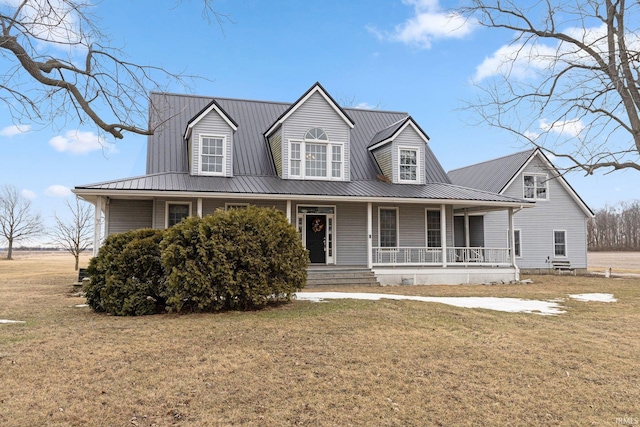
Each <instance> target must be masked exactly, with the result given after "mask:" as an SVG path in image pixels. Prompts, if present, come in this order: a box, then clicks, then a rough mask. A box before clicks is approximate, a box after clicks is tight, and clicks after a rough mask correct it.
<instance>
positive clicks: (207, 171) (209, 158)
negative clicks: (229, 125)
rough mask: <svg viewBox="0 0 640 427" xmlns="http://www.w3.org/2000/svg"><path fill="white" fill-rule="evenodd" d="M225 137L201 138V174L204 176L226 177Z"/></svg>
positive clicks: (210, 136)
mask: <svg viewBox="0 0 640 427" xmlns="http://www.w3.org/2000/svg"><path fill="white" fill-rule="evenodd" d="M225 139H226V138H225V137H224V136H213V135H201V136H200V173H201V174H202V175H224V172H225V167H224V165H225V155H224V153H225V151H226V150H225Z"/></svg>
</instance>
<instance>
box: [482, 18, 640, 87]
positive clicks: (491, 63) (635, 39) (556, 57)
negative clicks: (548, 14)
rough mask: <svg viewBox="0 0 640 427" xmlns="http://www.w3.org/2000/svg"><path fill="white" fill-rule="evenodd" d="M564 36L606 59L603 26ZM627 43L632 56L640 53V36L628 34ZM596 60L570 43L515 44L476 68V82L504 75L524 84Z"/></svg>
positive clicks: (504, 47)
mask: <svg viewBox="0 0 640 427" xmlns="http://www.w3.org/2000/svg"><path fill="white" fill-rule="evenodd" d="M563 33H565V34H567V35H569V36H570V37H573V38H574V39H576V40H580V41H581V42H582V43H584V44H586V45H588V46H589V47H590V48H591V49H592V50H593V51H595V52H598V53H599V54H600V55H601V56H603V57H604V56H606V55H607V52H608V46H607V37H606V34H607V28H606V25H605V24H603V25H600V26H598V27H592V28H575V27H570V28H566V29H565V30H564V31H563ZM625 41H626V43H627V45H628V47H629V50H630V51H632V52H636V51H638V49H640V36H638V35H636V34H632V33H629V34H627V36H626V40H625ZM594 61H595V60H594V58H592V57H591V56H590V55H589V54H587V53H586V52H585V51H583V50H578V49H577V48H576V47H575V46H574V45H572V44H570V43H568V42H555V43H551V44H542V43H538V44H527V45H523V44H521V43H512V44H508V45H504V46H502V47H500V48H499V49H498V50H496V51H495V52H494V53H493V54H491V56H488V57H487V58H485V60H484V61H483V62H482V63H481V64H480V65H478V67H477V68H476V74H475V76H474V80H475V81H476V82H479V81H481V80H483V79H485V78H487V77H491V76H493V75H497V74H501V75H504V76H508V77H509V78H516V79H519V80H525V79H530V78H534V77H536V75H537V74H538V72H539V71H541V70H544V69H549V68H551V67H553V66H555V65H557V64H570V63H572V64H581V65H583V66H587V67H588V66H591V65H593V64H594Z"/></svg>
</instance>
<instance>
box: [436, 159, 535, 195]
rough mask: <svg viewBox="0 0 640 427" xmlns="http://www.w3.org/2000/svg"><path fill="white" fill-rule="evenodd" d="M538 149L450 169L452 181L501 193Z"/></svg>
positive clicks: (464, 185)
mask: <svg viewBox="0 0 640 427" xmlns="http://www.w3.org/2000/svg"><path fill="white" fill-rule="evenodd" d="M535 152H536V149H535V148H534V149H531V150H526V151H521V152H519V153H515V154H510V155H508V156H504V157H500V158H497V159H493V160H487V161H486V162H482V163H477V164H475V165H470V166H466V167H464V168H460V169H454V170H452V171H449V173H448V175H449V178H450V179H451V182H452V183H453V184H456V185H461V186H463V187H469V188H476V189H478V190H483V191H490V192H492V193H500V192H502V190H503V189H504V187H505V186H506V185H507V184H508V183H509V182H510V181H511V179H512V178H513V177H514V176H515V175H516V174H517V173H518V171H519V170H520V169H521V168H522V166H524V165H525V163H527V161H528V160H529V159H530V158H531V156H532V155H533V154H534V153H535Z"/></svg>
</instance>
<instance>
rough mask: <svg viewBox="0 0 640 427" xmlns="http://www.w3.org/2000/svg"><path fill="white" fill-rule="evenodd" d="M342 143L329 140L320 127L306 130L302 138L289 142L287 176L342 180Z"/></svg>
mask: <svg viewBox="0 0 640 427" xmlns="http://www.w3.org/2000/svg"><path fill="white" fill-rule="evenodd" d="M343 159H344V154H343V145H342V144H339V143H335V142H332V141H330V140H329V138H328V137H327V134H326V133H325V132H324V131H323V130H322V129H320V128H312V129H310V130H308V131H307V133H306V134H305V136H304V139H303V140H300V141H290V143H289V176H290V177H292V178H309V179H327V180H342V178H343V175H344V162H343Z"/></svg>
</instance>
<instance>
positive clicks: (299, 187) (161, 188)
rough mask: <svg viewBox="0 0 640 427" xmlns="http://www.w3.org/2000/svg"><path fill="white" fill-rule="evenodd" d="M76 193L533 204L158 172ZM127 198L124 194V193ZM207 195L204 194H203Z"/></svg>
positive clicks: (395, 187)
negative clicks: (147, 193)
mask: <svg viewBox="0 0 640 427" xmlns="http://www.w3.org/2000/svg"><path fill="white" fill-rule="evenodd" d="M75 189H76V191H77V192H78V193H83V192H84V191H82V190H91V192H94V191H97V192H96V193H95V194H98V193H99V192H100V191H104V192H109V191H114V190H117V191H121V192H123V193H124V192H126V193H127V195H131V194H134V193H136V192H177V191H179V192H191V193H209V194H212V195H213V194H215V193H235V194H238V195H239V196H241V195H244V196H250V195H257V194H267V195H291V196H338V197H350V198H356V199H357V198H401V199H438V200H451V201H478V202H497V203H518V204H530V202H529V201H524V200H520V199H514V198H511V197H506V196H501V195H499V194H495V193H489V192H486V191H480V190H474V189H471V188H464V187H459V186H456V185H452V184H448V183H430V184H426V185H407V184H389V183H386V182H381V181H377V180H359V181H351V182H345V181H304V180H286V179H280V178H278V177H277V176H249V175H239V176H234V177H232V178H225V177H212V176H193V175H190V174H188V173H175V172H173V173H159V174H152V175H145V176H140V177H135V178H128V179H120V180H115V181H108V182H102V183H97V184H88V185H81V186H77V187H76V188H75ZM123 195H124V194H123ZM203 195H204V194H203Z"/></svg>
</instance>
